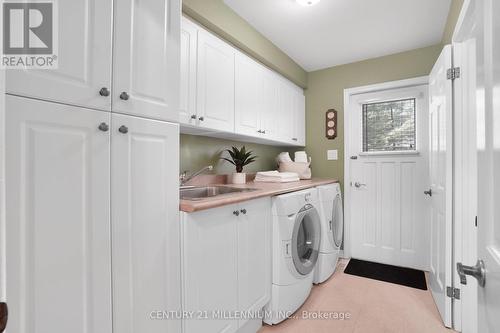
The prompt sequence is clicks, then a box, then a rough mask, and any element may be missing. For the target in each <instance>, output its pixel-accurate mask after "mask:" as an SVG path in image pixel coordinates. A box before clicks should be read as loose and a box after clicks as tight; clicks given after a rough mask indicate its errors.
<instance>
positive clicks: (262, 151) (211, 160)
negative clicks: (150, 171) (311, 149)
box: [180, 134, 289, 174]
mask: <svg viewBox="0 0 500 333" xmlns="http://www.w3.org/2000/svg"><path fill="white" fill-rule="evenodd" d="M231 146H235V147H238V148H239V147H241V146H245V147H246V149H247V150H252V151H253V152H254V153H255V155H257V156H258V158H257V160H256V161H255V162H254V163H252V164H250V165H248V166H247V167H245V169H244V171H245V172H256V171H265V170H276V163H275V160H276V156H278V154H279V153H281V152H282V151H289V149H287V147H273V146H266V145H258V144H254V143H247V142H237V141H229V140H223V139H215V138H209V137H205V136H195V135H187V134H181V139H180V155H181V165H180V170H181V171H196V170H198V169H201V168H203V167H204V166H207V165H213V166H214V168H215V171H214V173H217V174H230V173H233V172H234V166H233V165H232V164H230V163H229V162H225V161H220V160H219V158H220V156H221V153H222V151H223V150H224V149H226V148H231ZM226 155H227V153H225V154H224V156H226Z"/></svg>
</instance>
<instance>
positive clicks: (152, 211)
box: [111, 115, 181, 333]
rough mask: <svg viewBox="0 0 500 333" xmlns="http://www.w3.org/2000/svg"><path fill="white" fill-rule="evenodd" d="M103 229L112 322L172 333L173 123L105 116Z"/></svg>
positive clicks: (175, 242) (175, 279) (175, 303)
mask: <svg viewBox="0 0 500 333" xmlns="http://www.w3.org/2000/svg"><path fill="white" fill-rule="evenodd" d="M111 131H112V133H113V134H112V141H111V167H112V173H111V198H112V210H111V227H112V229H111V230H112V240H113V241H112V244H113V246H112V261H113V328H114V331H115V332H120V333H137V332H148V333H160V332H161V333H164V332H180V320H171V319H168V320H167V319H165V320H152V319H151V318H150V313H151V312H152V311H180V297H181V295H180V270H179V268H180V262H179V259H180V240H179V237H180V232H179V222H178V221H179V191H178V186H179V180H178V175H179V163H178V162H177V161H178V154H179V150H178V149H179V127H178V125H177V124H171V123H166V122H162V121H155V120H147V119H142V118H136V117H131V116H124V115H113V118H112V126H111Z"/></svg>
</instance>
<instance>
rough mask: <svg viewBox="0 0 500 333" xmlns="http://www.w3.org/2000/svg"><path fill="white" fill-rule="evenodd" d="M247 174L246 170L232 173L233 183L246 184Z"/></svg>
mask: <svg viewBox="0 0 500 333" xmlns="http://www.w3.org/2000/svg"><path fill="white" fill-rule="evenodd" d="M246 183H247V174H246V173H244V172H235V173H233V174H232V175H231V184H246Z"/></svg>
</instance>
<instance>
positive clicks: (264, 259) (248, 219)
mask: <svg viewBox="0 0 500 333" xmlns="http://www.w3.org/2000/svg"><path fill="white" fill-rule="evenodd" d="M239 208H240V215H239V217H238V291H239V292H238V303H239V309H240V310H242V311H248V313H253V312H257V311H259V310H261V309H262V308H263V307H264V305H265V304H266V303H267V302H268V301H269V299H270V297H271V284H272V281H271V199H270V198H263V199H258V200H254V201H249V202H242V203H241V204H240V205H239ZM245 323H246V320H244V319H242V320H240V323H239V326H240V327H241V326H243V325H244V324H245Z"/></svg>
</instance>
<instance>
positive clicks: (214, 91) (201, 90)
mask: <svg viewBox="0 0 500 333" xmlns="http://www.w3.org/2000/svg"><path fill="white" fill-rule="evenodd" d="M197 92H198V93H197V101H196V103H197V113H198V117H203V118H202V119H203V120H202V121H200V123H199V124H200V126H202V127H205V128H209V129H214V130H220V131H226V132H234V49H233V48H232V47H231V46H230V45H229V44H226V43H225V42H223V41H221V40H220V39H218V38H217V37H215V36H213V35H211V34H210V33H208V32H206V31H201V30H200V31H199V32H198V84H197ZM200 120H201V119H200Z"/></svg>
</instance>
